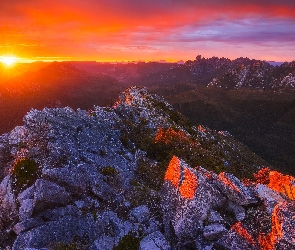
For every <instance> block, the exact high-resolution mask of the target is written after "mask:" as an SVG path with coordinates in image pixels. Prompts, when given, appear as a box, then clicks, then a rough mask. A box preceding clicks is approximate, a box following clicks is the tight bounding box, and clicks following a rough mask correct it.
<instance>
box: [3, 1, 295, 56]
mask: <svg viewBox="0 0 295 250" xmlns="http://www.w3.org/2000/svg"><path fill="white" fill-rule="evenodd" d="M294 13H295V1H293V0H292V1H291V0H290V1H289V0H285V1H275V0H268V1H266V0H256V1H254V0H248V1H243V2H241V1H232V0H223V1H220V0H207V1H206V2H204V1H198V0H181V1H178V0H149V1H145V0H124V1H121V0H108V1H97V0H88V1H82V0H64V1H49V0H27V1H25V2H24V1H22V0H11V1H1V2H0V32H1V36H2V37H1V40H0V54H5V53H6V54H7V53H14V54H18V55H19V56H22V57H29V58H50V57H60V58H64V59H70V58H71V59H76V60H82V59H83V60H87V59H88V60H103V61H106V60H108V61H113V60H139V59H143V60H153V59H155V60H158V59H171V60H178V59H191V58H192V55H193V56H194V55H197V54H199V53H201V54H203V55H205V56H212V55H220V56H222V55H223V56H227V57H231V58H235V57H239V56H251V54H253V55H254V56H255V57H256V58H260V59H268V60H270V59H273V60H293V59H295V54H294V53H295V52H294V51H295V50H294V48H295V42H294V41H295V40H294V38H295V15H294Z"/></svg>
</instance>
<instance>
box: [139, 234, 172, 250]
mask: <svg viewBox="0 0 295 250" xmlns="http://www.w3.org/2000/svg"><path fill="white" fill-rule="evenodd" d="M139 249H140V250H170V249H171V247H170V245H169V243H168V241H167V240H166V239H165V237H164V235H163V234H162V233H161V232H159V231H156V232H154V233H151V234H149V235H148V236H146V237H144V238H143V239H142V240H141V241H140V247H139Z"/></svg>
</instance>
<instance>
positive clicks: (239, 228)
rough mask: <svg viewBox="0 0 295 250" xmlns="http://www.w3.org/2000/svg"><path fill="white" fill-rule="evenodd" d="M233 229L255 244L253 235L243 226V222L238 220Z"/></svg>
mask: <svg viewBox="0 0 295 250" xmlns="http://www.w3.org/2000/svg"><path fill="white" fill-rule="evenodd" d="M231 230H232V231H234V232H236V233H237V234H239V235H240V236H241V237H243V238H244V239H246V240H247V241H248V242H250V243H252V244H253V245H255V244H256V243H255V241H254V240H253V238H252V236H251V235H250V234H249V233H248V231H247V230H246V229H245V228H244V227H243V225H242V223H241V222H237V223H236V224H234V225H233V226H232V227H231Z"/></svg>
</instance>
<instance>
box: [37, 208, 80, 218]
mask: <svg viewBox="0 0 295 250" xmlns="http://www.w3.org/2000/svg"><path fill="white" fill-rule="evenodd" d="M81 215H82V212H81V211H80V210H79V209H78V208H77V207H76V206H73V205H67V206H66V207H58V208H54V209H47V210H46V211H44V212H42V213H40V214H39V216H40V217H41V218H42V219H44V220H45V221H53V220H60V219H61V218H63V217H65V216H72V217H80V216H81Z"/></svg>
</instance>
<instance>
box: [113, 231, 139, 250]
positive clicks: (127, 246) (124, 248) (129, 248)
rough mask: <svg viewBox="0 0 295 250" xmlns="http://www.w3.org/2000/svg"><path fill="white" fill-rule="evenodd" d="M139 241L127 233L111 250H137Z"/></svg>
mask: <svg viewBox="0 0 295 250" xmlns="http://www.w3.org/2000/svg"><path fill="white" fill-rule="evenodd" d="M140 240H141V239H140V238H138V237H135V236H134V235H132V234H131V233H129V234H127V235H125V236H124V237H123V238H122V239H121V240H120V241H119V244H118V245H117V246H115V247H114V248H113V250H138V249H139V243H140Z"/></svg>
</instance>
